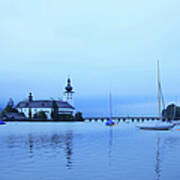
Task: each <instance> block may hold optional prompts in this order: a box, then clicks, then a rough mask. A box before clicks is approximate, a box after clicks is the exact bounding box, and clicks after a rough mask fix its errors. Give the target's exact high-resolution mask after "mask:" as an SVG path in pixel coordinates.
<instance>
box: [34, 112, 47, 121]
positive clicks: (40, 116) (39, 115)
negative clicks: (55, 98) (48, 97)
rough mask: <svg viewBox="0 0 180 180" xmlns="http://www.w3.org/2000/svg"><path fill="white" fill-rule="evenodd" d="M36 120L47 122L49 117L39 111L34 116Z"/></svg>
mask: <svg viewBox="0 0 180 180" xmlns="http://www.w3.org/2000/svg"><path fill="white" fill-rule="evenodd" d="M33 118H35V119H39V120H47V115H46V113H45V112H44V111H39V112H38V113H36V114H34V117H33Z"/></svg>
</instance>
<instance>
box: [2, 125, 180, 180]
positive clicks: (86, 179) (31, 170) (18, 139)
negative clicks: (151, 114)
mask: <svg viewBox="0 0 180 180" xmlns="http://www.w3.org/2000/svg"><path fill="white" fill-rule="evenodd" d="M135 125H136V124H135V123H129V124H126V123H119V124H118V125H116V126H115V127H113V128H110V127H105V126H104V123H97V122H91V123H7V125H5V126H0V148H1V153H0V180H61V179H62V180H71V179H72V180H74V179H76V180H92V179H96V180H134V179H135V180H158V179H159V180H160V179H162V180H179V179H180V170H179V168H180V131H177V129H178V128H180V127H175V128H174V129H173V130H171V131H167V132H155V131H141V130H139V129H137V128H136V127H135Z"/></svg>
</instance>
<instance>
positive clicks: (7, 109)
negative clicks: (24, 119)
mask: <svg viewBox="0 0 180 180" xmlns="http://www.w3.org/2000/svg"><path fill="white" fill-rule="evenodd" d="M10 112H18V110H17V109H16V108H14V101H13V99H12V98H10V99H9V101H8V104H7V106H6V107H5V108H4V110H3V111H2V112H1V116H4V115H5V114H6V113H10Z"/></svg>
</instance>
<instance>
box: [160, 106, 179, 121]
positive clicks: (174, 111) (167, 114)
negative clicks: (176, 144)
mask: <svg viewBox="0 0 180 180" xmlns="http://www.w3.org/2000/svg"><path fill="white" fill-rule="evenodd" d="M162 115H163V117H164V118H167V119H171V120H172V119H173V118H174V119H180V107H178V106H176V105H175V104H170V105H169V106H168V107H167V108H166V109H164V110H163V111H162Z"/></svg>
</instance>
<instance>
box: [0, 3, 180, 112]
mask: <svg viewBox="0 0 180 180" xmlns="http://www.w3.org/2000/svg"><path fill="white" fill-rule="evenodd" d="M179 8H180V1H178V0H159V1H155V0H151V1H145V0H135V1H134V0H126V1H122V0H111V1H109V0H99V1H95V0H91V1H83V0H76V1H73V0H69V1H60V0H51V1H49V0H36V1H35V0H31V1H24V0H16V1H14V0H6V1H2V0H0V22H1V28H0V82H1V88H0V92H1V98H0V104H2V105H3V104H5V103H6V101H7V100H8V98H9V97H13V98H14V100H15V101H16V102H18V101H19V100H21V99H24V98H25V97H26V96H27V93H28V92H29V91H32V92H33V93H34V95H35V97H36V98H37V99H48V98H50V97H54V98H56V97H62V93H63V88H64V85H65V82H66V79H67V77H68V75H70V77H72V81H73V85H74V87H75V90H76V94H75V104H76V107H77V108H78V109H80V110H82V111H83V112H84V113H85V114H91V113H94V114H103V113H107V112H108V105H107V104H108V93H109V91H110V90H111V91H112V94H113V105H114V111H115V112H114V113H116V114H133V113H134V114H135V113H137V114H156V113H157V107H156V106H157V105H156V94H157V87H156V61H157V59H159V60H160V64H161V79H162V84H163V90H164V94H165V97H166V102H167V103H169V102H170V101H174V100H175V99H178V96H179V92H180V86H179V82H180V81H179V80H180V71H179V67H180V61H179V59H180V51H179V47H180V33H179V32H180V21H179V17H180V11H179ZM177 101H178V100H177Z"/></svg>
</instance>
